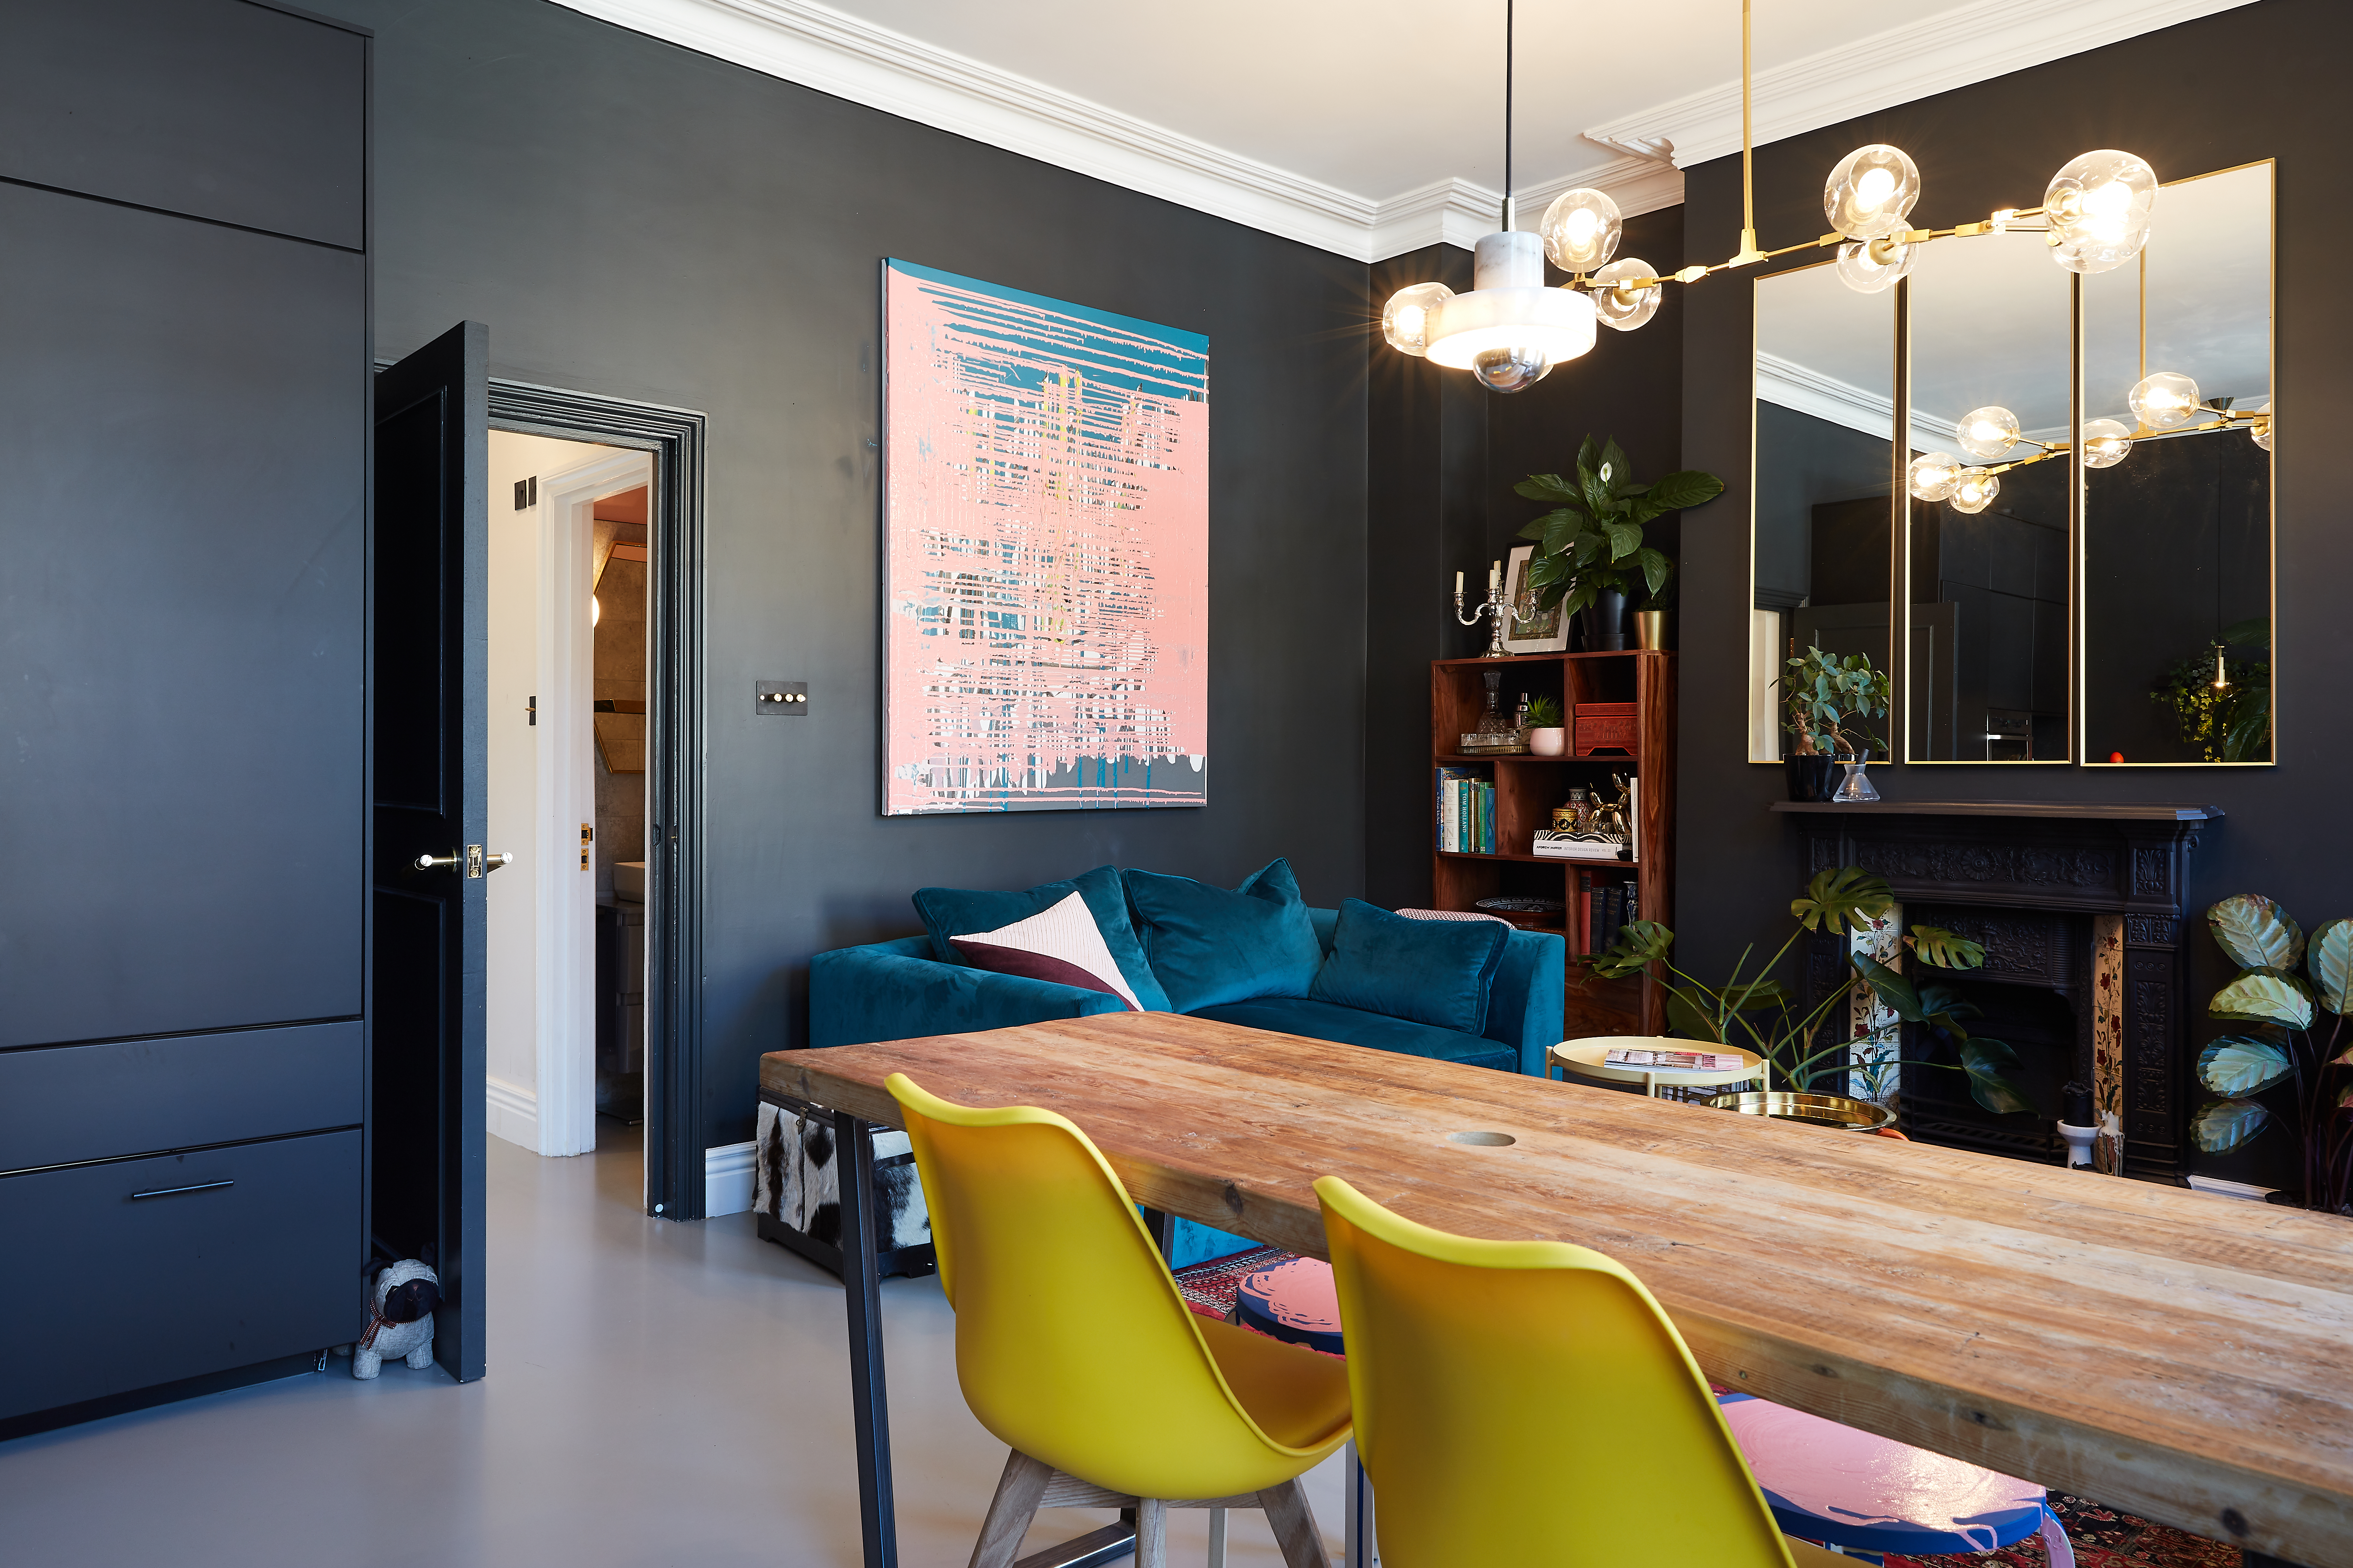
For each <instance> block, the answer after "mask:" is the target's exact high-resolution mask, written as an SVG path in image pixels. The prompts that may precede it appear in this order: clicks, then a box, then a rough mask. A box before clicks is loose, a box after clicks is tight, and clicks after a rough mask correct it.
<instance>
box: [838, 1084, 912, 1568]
mask: <svg viewBox="0 0 2353 1568" xmlns="http://www.w3.org/2000/svg"><path fill="white" fill-rule="evenodd" d="M833 1149H834V1157H835V1168H836V1169H837V1170H838V1171H839V1173H840V1178H841V1293H842V1295H843V1296H844V1297H845V1298H847V1299H848V1301H849V1402H850V1405H851V1408H852V1410H853V1411H854V1412H855V1414H856V1417H857V1440H858V1521H859V1525H860V1531H861V1532H862V1533H863V1535H864V1538H865V1543H866V1568H898V1563H899V1523H898V1516H897V1512H896V1510H895V1508H894V1505H893V1503H892V1493H891V1390H890V1385H889V1384H888V1382H887V1381H886V1380H885V1378H884V1376H883V1372H882V1291H881V1278H880V1277H879V1276H878V1275H877V1274H876V1273H875V1258H874V1140H873V1138H872V1136H871V1132H870V1130H869V1129H868V1127H867V1125H866V1123H864V1122H863V1121H860V1120H859V1119H858V1118H857V1117H855V1116H852V1115H850V1114H849V1112H848V1111H846V1110H837V1111H835V1112H834V1113H833Z"/></svg>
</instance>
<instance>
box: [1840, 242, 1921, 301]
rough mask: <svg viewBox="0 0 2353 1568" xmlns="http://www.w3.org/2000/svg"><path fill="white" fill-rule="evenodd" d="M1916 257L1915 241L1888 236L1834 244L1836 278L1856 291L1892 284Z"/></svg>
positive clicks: (1918, 250)
mask: <svg viewBox="0 0 2353 1568" xmlns="http://www.w3.org/2000/svg"><path fill="white" fill-rule="evenodd" d="M1919 259H1920V247H1918V246H1917V245H1909V244H1898V243H1896V242H1895V241H1894V240H1890V239H1863V240H1852V239H1851V240H1849V241H1847V242H1846V243H1845V244H1844V245H1841V246H1840V247H1839V248H1838V275H1839V281H1840V282H1841V283H1844V284H1845V285H1846V286H1847V287H1848V288H1850V289H1853V290H1854V291H1855V292H1856V293H1858V294H1876V293H1878V292H1879V291H1880V290H1881V289H1887V288H1892V287H1893V286H1894V282H1895V280H1896V279H1898V278H1901V277H1903V276H1904V275H1905V273H1907V272H1909V271H1911V270H1912V264H1913V263H1914V262H1915V261H1917V260H1919Z"/></svg>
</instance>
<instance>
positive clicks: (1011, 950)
mask: <svg viewBox="0 0 2353 1568" xmlns="http://www.w3.org/2000/svg"><path fill="white" fill-rule="evenodd" d="M948 942H949V944H950V945H951V946H953V947H954V948H955V950H956V952H959V953H962V954H963V955H964V959H965V963H969V964H972V965H973V966H974V967H975V968H977V969H987V970H990V971H993V972H994V973H998V974H1018V975H1021V976H1023V977H1024V978H1025V979H1029V980H1048V981H1051V982H1053V983H1054V984H1057V985H1075V986H1077V987H1079V988H1080V989H1081V990H1082V991H1101V992H1103V994H1106V995H1111V996H1116V997H1118V998H1119V999H1120V1000H1121V1001H1123V1002H1124V1003H1126V1004H1127V1005H1128V1009H1129V1011H1131V1012H1136V1013H1141V1012H1143V1011H1144V1005H1143V1004H1142V1003H1140V1002H1138V1001H1137V1000H1136V999H1135V993H1134V991H1132V990H1130V989H1129V988H1128V984H1127V979H1126V977H1125V976H1124V975H1123V974H1121V973H1120V972H1119V965H1118V963H1115V962H1113V958H1112V955H1111V948H1110V947H1109V946H1108V945H1107V944H1106V943H1105V942H1103V931H1102V930H1101V928H1099V927H1098V926H1097V925H1096V924H1095V917H1094V914H1093V912H1092V910H1089V909H1088V908H1087V900H1086V899H1085V897H1084V896H1083V895H1082V894H1079V893H1072V894H1071V895H1070V896H1069V897H1068V898H1065V899H1064V900H1062V901H1061V902H1060V903H1058V904H1054V905H1051V906H1050V907H1049V908H1047V909H1045V910H1040V911H1039V912H1038V913H1037V914H1034V915H1031V916H1030V917H1029V919H1028V920H1020V921H1014V922H1013V923H1012V924H1011V925H1008V926H999V927H997V929H996V930H995V931H974V932H971V933H969V934H967V935H964V936H951V937H950V938H948Z"/></svg>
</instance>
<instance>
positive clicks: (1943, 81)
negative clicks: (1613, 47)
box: [1585, 0, 2253, 168]
mask: <svg viewBox="0 0 2353 1568" xmlns="http://www.w3.org/2000/svg"><path fill="white" fill-rule="evenodd" d="M2252 4H2253V0H1971V3H1969V4H1967V5H1957V6H1956V7H1954V8H1953V9H1952V10H1950V11H1940V12H1938V13H1936V15H1935V16H1926V17H1923V18H1921V19H1920V20H1919V21H1917V22H1914V23H1912V24H1910V25H1909V26H1902V27H1894V28H1891V29H1889V30H1888V31H1887V32H1884V33H1874V34H1873V35H1872V36H1871V37H1864V38H1857V39H1855V40H1854V41H1853V42H1852V43H1847V44H1841V45H1839V46H1838V47H1834V48H1829V49H1824V50H1823V51H1822V52H1821V53H1820V54H1817V55H1809V56H1808V57H1806V58H1804V59H1801V60H1792V61H1790V62H1789V63H1788V65H1783V66H1776V67H1774V68H1771V69H1769V70H1761V71H1758V72H1757V82H1756V100H1757V111H1756V112H1757V122H1756V126H1755V134H1756V138H1757V145H1758V146H1763V145H1764V144H1765V143H1767V142H1778V141H1780V140H1781V139H1782V138H1783V137H1786V136H1796V135H1799V134H1800V133H1802V132H1808V131H1818V130H1820V128H1821V127H1823V126H1825V125H1836V124H1838V123H1839V122H1840V121H1843V120H1852V119H1854V118H1856V117H1857V116H1859V115H1864V114H1872V113H1876V112H1877V111H1878V110H1883V109H1892V108H1894V106H1895V105H1897V104H1899V103H1910V102H1913V101H1914V100H1917V99H1923V98H1928V97H1931V96H1933V95H1935V94H1936V93H1940V92H1950V91H1951V90H1953V89H1955V88H1959V87H1967V86H1968V85H1969V84H1970V83H1972V82H1979V81H1989V80H1990V79H1993V78H1995V77H1998V76H2007V75H2009V74H2010V72H2011V71H2020V70H2024V69H2026V68H2028V67H2030V66H2039V65H2045V64H2048V63H2049V62H2050V61H2052V60H2056V59H2063V58H2066V57H2067V56H2069V55H2078V54H2082V53H2084V51H2085V50H2087V49H2096V48H2098V47H2101V46H2103V45H2105V44H2113V43H2116V42H2119V41H2120V40H2122V39H2125V38H2131V37H2139V36H2140V35H2141V34H2143V33H2153V32H2156V31H2157V30H2158V28H2160V27H2170V26H2175V25H2176V24H2178V23H2181V22H2189V21H2195V20H2196V19H2197V18H2199V17H2200V16H2212V15H2213V14H2214V13H2216V12H2218V11H2229V10H2232V9H2234V8H2235V7H2237V6H2241V5H2252ZM1585 134H1586V135H1587V136H1588V137H1589V138H1591V139H1592V140H1594V141H1597V142H1608V143H1625V142H1635V143H1641V142H1650V143H1652V144H1655V143H1656V142H1659V141H1661V140H1662V139H1663V140H1664V141H1666V142H1671V143H1672V144H1673V147H1674V158H1675V163H1677V164H1678V165H1681V166H1683V167H1685V168H1688V167H1690V166H1691V165H1692V164H1694V163H1705V162H1707V161H1708V160H1709V159H1711V158H1721V157H1723V156H1724V155H1725V154H1726V153H1737V152H1739V151H1740V84H1739V83H1738V82H1737V81H1731V82H1725V83H1724V84H1723V85H1721V86H1719V87H1713V88H1709V89H1706V90H1705V91H1704V92H1695V93H1693V94H1690V95H1689V96H1687V97H1684V98H1679V99H1676V100H1673V101H1672V102H1671V103H1662V104H1660V105H1659V106H1657V107H1656V108H1654V109H1646V110H1642V111H1641V113H1639V114H1629V115H1626V116H1624V117H1623V118H1622V119H1618V120H1613V121H1609V123H1608V124H1605V125H1596V126H1594V127H1592V128H1590V129H1589V130H1588V131H1587V132H1585Z"/></svg>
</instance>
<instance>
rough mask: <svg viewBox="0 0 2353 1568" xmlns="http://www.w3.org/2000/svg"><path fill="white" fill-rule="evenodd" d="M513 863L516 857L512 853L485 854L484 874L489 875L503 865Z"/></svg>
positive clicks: (483, 861)
mask: <svg viewBox="0 0 2353 1568" xmlns="http://www.w3.org/2000/svg"><path fill="white" fill-rule="evenodd" d="M513 864H514V857H513V856H512V855H485V856H483V857H482V874H483V875H484V876H488V875H489V874H490V873H491V872H492V871H495V870H497V869H498V868H500V867H501V866H512V865H513Z"/></svg>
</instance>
